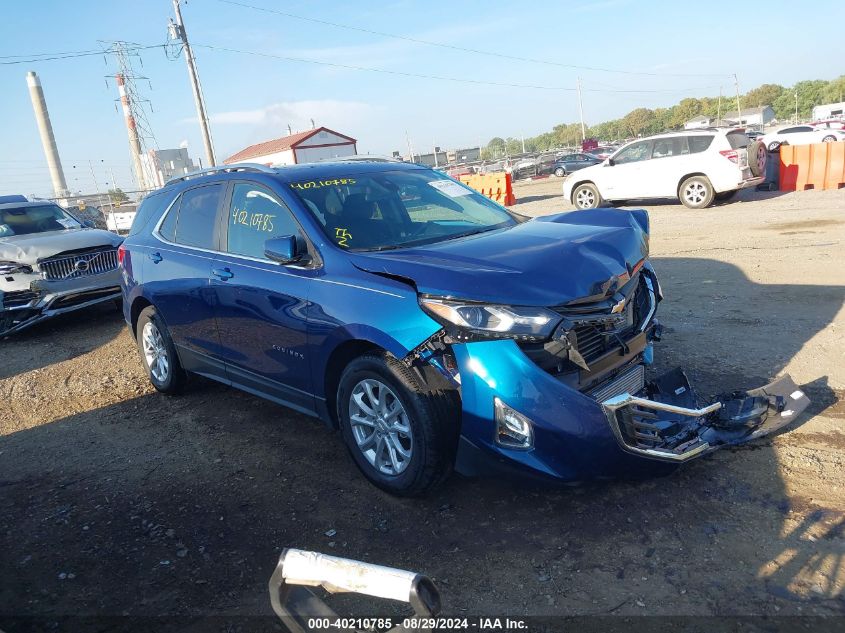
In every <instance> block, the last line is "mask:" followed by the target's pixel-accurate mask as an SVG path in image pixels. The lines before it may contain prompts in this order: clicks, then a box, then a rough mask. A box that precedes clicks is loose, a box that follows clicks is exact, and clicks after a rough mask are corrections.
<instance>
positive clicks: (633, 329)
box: [519, 272, 657, 377]
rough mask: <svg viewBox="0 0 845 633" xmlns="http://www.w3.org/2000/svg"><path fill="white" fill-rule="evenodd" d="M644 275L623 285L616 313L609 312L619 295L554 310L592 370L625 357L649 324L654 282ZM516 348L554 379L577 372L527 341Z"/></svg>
mask: <svg viewBox="0 0 845 633" xmlns="http://www.w3.org/2000/svg"><path fill="white" fill-rule="evenodd" d="M646 275H648V273H647V272H641V273H640V274H638V275H637V276H636V277H635V278H634V279H632V280H631V281H630V282H629V284H626V287H625V288H624V289H623V291H622V295H623V296H625V297H626V300H625V304H624V307H623V308H622V309H621V311H620V312H618V313H614V312H612V310H613V308H614V306H615V305H617V304H618V301H619V296H618V295H617V296H616V297H612V298H610V299H606V300H603V301H599V302H595V303H590V304H575V305H571V304H570V305H563V306H557V307H555V308H553V310H555V311H556V312H558V313H559V314H561V315H562V316H564V317H565V318H566V322H565V327H568V328H571V332H570V334H574V335H575V336H574V337H570V339H569V340H570V342H571V343H572V344H574V347H575V348H576V349H577V350H578V353H579V354H580V355H581V357H582V358H583V359H584V361H585V363H586V364H587V366H589V367H590V368H591V370H592V369H593V366H594V363H596V364H598V365H601V364H602V362H603V361H601V359H602V358H604V357H607V356H608V355H610V354H613V353H614V352H615V353H618V354H619V356H620V357H621V356H624V355H626V354H628V345H629V344H630V343H631V341H632V340H633V339H635V338H636V337H637V336H638V335H639V334H640V332H641V331H643V330H644V328H645V326H646V325H647V324H648V323H649V322H650V320H651V318H652V316H653V315H654V308H655V306H656V303H657V298H656V296H655V294H654V292H653V290H652V288H653V282H651V281H650V279H651V278H650V277H647V276H646ZM650 284H652V285H651V286H650ZM519 346H520V348H521V349H522V351H523V352H524V353H525V354H526V356H528V358H530V359H531V360H532V361H533V362H534V363H535V364H536V365H537V366H538V367H540V368H541V369H543V370H545V371H547V372H549V373H550V374H552V375H554V376H558V377H559V376H561V375H564V374H569V373H572V372H577V371H579V367H577V366H576V365H575V364H574V363H572V362H571V361H569V360H568V359H567V357H566V356H565V355H556V354H552V353H551V352H549V351H547V350H546V346H545V344H544V343H534V342H527V341H526V342H520V343H519ZM582 369H583V368H582Z"/></svg>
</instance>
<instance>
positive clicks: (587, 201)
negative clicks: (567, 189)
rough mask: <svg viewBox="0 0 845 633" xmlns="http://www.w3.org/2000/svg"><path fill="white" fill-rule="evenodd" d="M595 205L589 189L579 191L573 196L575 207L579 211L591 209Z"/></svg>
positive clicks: (593, 196)
mask: <svg viewBox="0 0 845 633" xmlns="http://www.w3.org/2000/svg"><path fill="white" fill-rule="evenodd" d="M595 203H596V196H595V194H594V193H593V192H592V191H590V190H589V189H586V188H585V189H581V190H580V191H579V192H578V193H577V194H575V205H576V206H577V207H578V208H579V209H592V208H593V206H595Z"/></svg>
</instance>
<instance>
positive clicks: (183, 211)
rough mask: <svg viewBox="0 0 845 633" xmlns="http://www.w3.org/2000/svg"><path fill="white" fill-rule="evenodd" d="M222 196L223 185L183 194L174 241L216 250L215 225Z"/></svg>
mask: <svg viewBox="0 0 845 633" xmlns="http://www.w3.org/2000/svg"><path fill="white" fill-rule="evenodd" d="M222 196H223V185H222V184H215V185H206V186H204V187H197V188H196V189H189V190H188V191H186V192H185V193H183V194H182V200H181V202H180V204H179V218H178V220H177V221H176V237H175V239H174V240H173V241H174V242H176V243H177V244H184V245H185V246H195V247H197V248H207V249H210V250H211V249H214V225H215V222H216V220H217V208H218V207H219V206H220V198H221V197H222ZM162 235H163V233H162Z"/></svg>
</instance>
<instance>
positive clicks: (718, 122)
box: [716, 86, 722, 127]
mask: <svg viewBox="0 0 845 633" xmlns="http://www.w3.org/2000/svg"><path fill="white" fill-rule="evenodd" d="M716 113H717V114H716V126H717V127H722V86H719V106H718V109H717V110H716Z"/></svg>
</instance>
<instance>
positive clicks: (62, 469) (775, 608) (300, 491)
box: [0, 258, 845, 630]
mask: <svg viewBox="0 0 845 633" xmlns="http://www.w3.org/2000/svg"><path fill="white" fill-rule="evenodd" d="M654 265H655V268H656V269H657V270H658V273H659V274H660V275H661V283H662V287H663V291H664V293H665V295H666V296H667V300H666V301H664V303H663V304H662V306H661V310H660V313H659V316H660V318H661V321H662V322H664V323H665V325H666V334H665V337H664V340H663V341H662V342H661V343H659V344H658V347H657V359H658V362H657V367H656V370H657V371H660V370H662V369H668V368H671V367H674V366H676V365H681V366H684V367H685V368H686V369H687V370H688V371H689V373H690V374H691V376H692V377H693V379H694V381H695V383H696V384H697V385H698V386H699V387H700V389H701V391H702V393H703V394H705V395H709V394H713V393H719V392H723V391H729V390H732V389H735V388H742V387H753V386H758V385H759V384H762V383H764V382H766V381H768V380H769V379H770V378H772V377H774V376H775V375H776V374H778V373H780V372H781V371H783V369H784V367H785V366H786V365H787V363H789V361H790V360H792V359H793V358H794V357H795V356H796V355H798V354H800V353H802V350H804V349H805V348H806V347H807V345H808V344H810V341H811V339H813V337H815V336H816V335H817V334H818V333H819V332H820V331H822V330H823V329H824V328H826V327H828V325H829V324H830V323H831V322H832V321H833V319H834V317H835V315H836V314H837V313H838V311H839V310H840V309H841V307H842V302H843V297H845V288H842V287H829V286H828V287H824V286H812V285H787V284H756V283H754V282H752V281H751V280H749V279H748V278H747V277H746V276H745V274H744V273H743V272H742V271H741V270H740V269H738V268H736V267H734V266H732V265H729V264H725V263H724V262H720V261H715V260H704V259H697V260H696V259H687V258H656V259H655V260H654ZM799 313H800V319H799V318H798V317H797V315H798V314H799ZM726 340H727V341H728V343H727V344H726ZM90 344H91V345H96V344H97V341H96V339H90ZM127 362H137V361H136V359H134V358H133V359H127ZM804 388H805V389H806V390H807V391H808V393H810V394H811V397H812V398H813V405H812V408H811V409H810V410H808V411H807V412H805V414H804V416H803V417H802V418H801V419H799V420H798V421H797V424H796V425H794V426H793V427H792V429H788V430H787V432H786V433H784V434H782V435H781V436H780V437H778V438H775V439H772V438H765V439H763V440H760V441H757V442H755V443H753V444H751V445H748V446H744V447H739V448H735V449H727V450H723V451H718V452H716V453H713V454H711V455H709V456H707V457H705V458H703V459H700V460H697V461H695V462H693V463H691V464H689V465H687V466H685V467H683V468H681V469H679V470H678V471H677V472H675V473H674V474H673V475H671V476H669V477H664V478H660V479H652V480H646V481H636V482H631V481H616V482H605V483H593V484H587V485H582V486H579V487H574V488H564V489H560V488H551V489H549V488H537V487H535V486H529V485H527V484H524V483H522V482H516V481H502V480H500V479H479V480H468V479H464V478H460V477H452V478H451V479H450V480H449V481H448V482H447V483H446V484H445V485H444V486H443V487H442V488H440V489H438V490H437V491H436V492H434V493H432V494H431V495H430V496H429V497H427V498H424V499H399V498H395V497H391V496H389V495H387V494H385V493H382V492H381V491H379V490H377V489H376V488H374V487H373V486H371V485H370V484H369V483H368V482H367V481H366V480H365V479H364V478H363V477H362V476H361V475H360V474H358V472H357V471H356V470H355V468H354V466H353V465H352V461H351V460H350V459H349V458H348V455H347V454H346V450H345V448H344V447H343V445H342V443H341V441H340V438H339V437H338V436H337V434H335V433H333V432H331V431H329V430H328V429H326V427H325V426H324V425H322V424H321V423H319V422H317V421H315V420H313V419H310V418H306V417H304V416H302V415H299V414H296V413H293V412H291V411H289V410H287V409H284V408H281V407H279V406H277V405H274V404H272V403H269V402H266V401H264V400H261V399H259V398H256V397H253V396H250V395H248V394H244V393H241V392H238V391H235V390H233V389H228V388H224V387H220V386H219V385H216V384H214V383H211V382H208V381H205V380H198V381H194V383H193V386H192V387H191V388H190V389H189V390H188V392H187V393H186V394H185V395H183V396H182V397H179V398H171V397H165V396H162V395H159V394H153V395H145V396H140V397H136V398H132V399H128V400H124V401H121V402H118V403H116V404H113V405H110V406H107V407H103V408H99V409H92V410H87V411H83V412H80V413H74V414H72V415H67V416H66V417H64V418H63V419H60V420H58V421H56V422H53V423H47V424H43V425H41V426H36V427H33V428H30V429H27V430H24V431H19V432H16V433H11V434H8V435H6V436H3V437H0V454H1V455H2V459H1V460H0V489H2V490H3V494H2V495H0V567H2V568H3V569H5V570H10V572H11V577H14V578H15V581H14V582H5V583H0V614H4V615H5V616H7V617H8V616H11V615H18V616H21V615H24V616H33V617H37V618H46V619H48V620H49V619H51V618H55V617H57V616H60V615H63V614H94V615H98V614H117V615H119V614H121V613H126V614H130V615H131V616H159V615H164V614H169V615H171V616H172V615H173V614H176V615H181V616H183V617H193V616H208V615H220V616H227V615H232V614H234V615H238V616H248V615H260V616H267V615H269V613H270V612H269V604H268V596H267V579H268V578H269V576H270V574H271V572H272V571H273V568H274V566H275V563H276V560H277V558H278V555H279V552H280V549H281V548H283V547H300V548H305V549H312V550H317V551H321V552H324V553H330V554H335V555H340V556H347V557H351V558H355V559H359V560H365V561H367V562H371V563H378V564H384V565H390V566H396V567H401V568H405V569H410V570H414V571H418V572H423V573H426V574H428V575H430V576H431V577H433V578H434V579H435V582H436V583H437V584H438V586H439V587H440V590H441V593H442V594H443V602H444V611H445V612H446V613H447V614H450V615H460V614H509V615H526V614H533V615H562V614H565V615H596V614H604V615H642V614H649V615H678V614H685V615H694V616H701V615H719V616H733V615H746V614H757V615H764V614H771V613H776V612H777V613H780V614H782V615H783V614H791V615H810V614H816V615H833V614H840V613H841V612H842V607H843V592H845V586H844V585H845V578H843V569H845V550H843V549H842V534H843V520H845V514H843V511H842V507H841V505H839V506H838V505H836V504H835V503H833V502H832V501H831V500H832V499H836V498H837V497H836V496H835V495H836V493H835V492H834V491H832V490H831V489H830V486H831V485H839V486H841V485H842V484H841V480H835V479H834V480H832V481H833V482H835V483H831V482H830V481H828V480H826V479H819V480H818V481H817V480H816V479H818V478H820V477H821V474H822V473H826V475H825V476H826V477H830V476H839V477H841V465H840V468H839V470H838V471H837V464H839V461H837V460H841V457H840V455H841V453H837V452H834V451H832V450H831V447H835V446H838V449H839V450H841V448H842V445H841V442H842V438H841V436H840V435H838V434H837V433H834V432H825V431H821V432H819V431H818V430H811V431H808V430H807V427H808V426H810V425H808V424H807V421H808V419H809V418H810V416H811V415H813V416H816V417H817V418H818V417H822V416H831V417H837V416H840V417H841V416H842V415H843V407H842V396H843V394H842V393H838V392H836V391H834V390H832V389H831V388H830V386H829V385H828V384H827V380H826V378H825V377H824V376H820V377H819V378H818V379H816V380H814V381H813V382H812V383H810V384H807V385H804ZM796 428H797V430H796ZM815 436H819V437H815ZM836 442H839V443H840V444H838V445H837V444H836ZM805 446H809V447H810V448H813V447H816V446H818V447H819V448H818V450H813V451H811V450H809V449H807V450H805V449H804V448H803V447H805ZM825 446H827V447H828V448H827V449H825V448H824V447H825ZM795 451H798V453H799V455H798V459H797V460H794V461H789V462H785V463H784V462H782V460H784V459H789V460H793V456H792V455H791V452H795ZM808 460H809V461H808ZM810 462H812V463H810ZM813 464H815V465H813ZM808 473H809V474H808ZM831 473H833V474H832V475H831ZM837 473H838V475H837ZM71 573H72V574H73V579H70V574H71ZM62 575H64V576H62ZM127 583H128V585H127ZM127 586H131V591H127V590H119V591H117V590H115V589H116V588H127ZM344 615H347V614H346V613H344ZM359 615H372V613H371V612H370V613H369V614H367V613H360V614H359ZM2 624H3V617H2V616H0V625H2ZM4 628H5V627H4ZM9 630H14V629H13V628H10V629H9Z"/></svg>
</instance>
